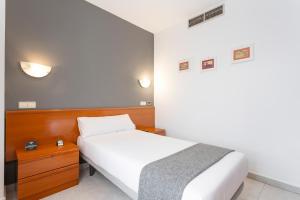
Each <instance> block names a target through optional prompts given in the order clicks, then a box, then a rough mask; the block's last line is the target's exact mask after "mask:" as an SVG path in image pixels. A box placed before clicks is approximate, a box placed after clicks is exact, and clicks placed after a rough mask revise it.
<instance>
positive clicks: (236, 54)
mask: <svg viewBox="0 0 300 200" xmlns="http://www.w3.org/2000/svg"><path fill="white" fill-rule="evenodd" d="M253 57H254V46H253V45H245V46H242V47H239V48H236V49H233V51H232V62H233V63H240V62H246V61H250V60H253Z"/></svg>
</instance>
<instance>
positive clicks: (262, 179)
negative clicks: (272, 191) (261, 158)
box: [248, 172, 300, 194]
mask: <svg viewBox="0 0 300 200" xmlns="http://www.w3.org/2000/svg"><path fill="white" fill-rule="evenodd" d="M248 177H249V178H251V179H254V180H257V181H259V182H262V183H265V184H268V185H271V186H274V187H278V188H280V189H283V190H287V191H289V192H294V193H297V194H300V188H299V187H296V186H293V185H289V184H287V183H283V182H280V181H277V180H274V179H271V178H268V177H265V176H261V175H258V174H255V173H252V172H249V173H248Z"/></svg>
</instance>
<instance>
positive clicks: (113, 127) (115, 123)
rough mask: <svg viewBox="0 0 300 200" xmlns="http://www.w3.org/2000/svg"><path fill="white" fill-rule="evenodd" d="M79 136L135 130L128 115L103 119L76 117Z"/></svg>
mask: <svg viewBox="0 0 300 200" xmlns="http://www.w3.org/2000/svg"><path fill="white" fill-rule="evenodd" d="M77 121H78V127H79V131H80V136H82V137H84V138H85V137H89V136H94V135H101V134H106V133H112V132H118V131H130V130H135V125H134V123H133V122H132V121H131V119H130V117H129V115H128V114H126V115H116V116H105V117H78V118H77Z"/></svg>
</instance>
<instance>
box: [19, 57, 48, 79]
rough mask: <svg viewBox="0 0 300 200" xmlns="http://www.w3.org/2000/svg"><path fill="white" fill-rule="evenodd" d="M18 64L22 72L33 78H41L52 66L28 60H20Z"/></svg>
mask: <svg viewBox="0 0 300 200" xmlns="http://www.w3.org/2000/svg"><path fill="white" fill-rule="evenodd" d="M20 65H21V68H22V70H23V72H25V73H26V74H27V75H29V76H32V77H35V78H42V77H45V76H47V75H48V74H49V73H50V72H51V69H52V66H47V65H41V64H37V63H30V62H23V61H21V62H20Z"/></svg>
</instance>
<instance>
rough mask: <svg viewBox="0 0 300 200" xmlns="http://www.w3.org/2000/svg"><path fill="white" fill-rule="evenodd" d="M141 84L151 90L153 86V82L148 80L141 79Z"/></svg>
mask: <svg viewBox="0 0 300 200" xmlns="http://www.w3.org/2000/svg"><path fill="white" fill-rule="evenodd" d="M139 82H140V85H141V87H142V88H149V87H150V85H151V81H150V80H149V79H147V78H144V79H141V80H139Z"/></svg>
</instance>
